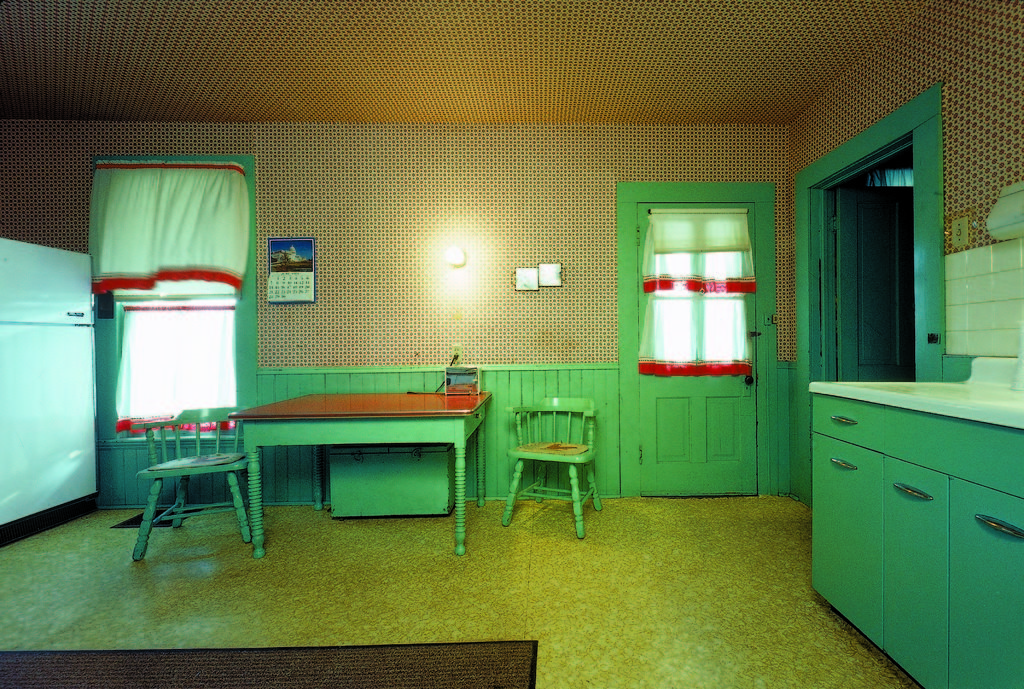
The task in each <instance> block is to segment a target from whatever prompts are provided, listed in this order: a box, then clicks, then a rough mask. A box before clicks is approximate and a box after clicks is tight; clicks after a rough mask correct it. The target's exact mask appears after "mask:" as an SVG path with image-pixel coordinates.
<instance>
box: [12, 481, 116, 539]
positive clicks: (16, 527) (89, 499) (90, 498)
mask: <svg viewBox="0 0 1024 689" xmlns="http://www.w3.org/2000/svg"><path fill="white" fill-rule="evenodd" d="M96 509H97V508H96V494H93V495H87V496H86V497H84V498H79V499H77V500H72V501H71V502H66V503H64V504H63V505H57V506H56V507H51V508H50V509H48V510H43V511H42V512H36V513H35V514H30V515H29V516H27V517H22V518H21V519H15V520H14V521H13V522H8V523H6V524H2V525H0V547H2V546H5V545H7V544H9V543H14V542H15V541H20V540H21V539H23V538H28V537H29V536H33V535H35V534H37V533H41V532H43V531H46V530H47V529H52V528H53V527H55V526H60V525H61V524H66V523H67V522H69V521H71V520H73V519H78V518H79V517H81V516H83V515H86V514H89V513H90V512H95V511H96Z"/></svg>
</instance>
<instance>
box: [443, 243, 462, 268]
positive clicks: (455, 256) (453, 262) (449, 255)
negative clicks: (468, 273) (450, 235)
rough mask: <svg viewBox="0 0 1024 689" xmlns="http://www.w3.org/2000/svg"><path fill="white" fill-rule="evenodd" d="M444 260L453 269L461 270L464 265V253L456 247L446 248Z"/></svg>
mask: <svg viewBox="0 0 1024 689" xmlns="http://www.w3.org/2000/svg"><path fill="white" fill-rule="evenodd" d="M444 260H445V261H447V262H448V264H449V265H450V266H452V267H453V268H461V267H462V266H464V265H466V252H465V251H463V250H462V249H460V248H459V247H457V246H451V247H448V250H447V251H445V252H444Z"/></svg>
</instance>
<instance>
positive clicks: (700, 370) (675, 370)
mask: <svg viewBox="0 0 1024 689" xmlns="http://www.w3.org/2000/svg"><path fill="white" fill-rule="evenodd" d="M640 373H641V374H643V375H648V376H749V375H751V374H752V373H753V367H752V366H751V365H750V362H749V361H719V362H713V361H694V362H689V363H685V364H683V363H668V362H664V361H641V362H640Z"/></svg>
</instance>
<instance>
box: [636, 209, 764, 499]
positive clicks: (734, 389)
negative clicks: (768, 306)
mask: <svg viewBox="0 0 1024 689" xmlns="http://www.w3.org/2000/svg"><path fill="white" fill-rule="evenodd" d="M729 205H731V206H736V207H743V204H713V203H706V204H636V213H637V217H636V220H637V228H638V235H639V236H638V241H637V252H638V257H637V265H638V266H642V263H643V262H642V256H640V255H639V254H641V253H642V252H643V250H644V246H645V242H646V239H647V232H648V230H649V226H650V223H649V220H648V218H649V213H648V211H649V210H650V209H652V208H657V209H669V208H672V209H679V210H696V209H699V208H702V207H703V208H721V207H723V206H729ZM750 212H752V209H751V210H750ZM753 226H754V225H753V222H750V221H748V227H749V228H750V230H751V232H752V231H753ZM754 260H755V267H756V255H755V257H754ZM755 273H756V270H755ZM636 280H637V281H638V289H637V295H638V302H639V303H638V308H637V313H638V315H639V322H638V323H636V327H637V329H638V333H639V334H640V336H642V333H643V330H644V321H645V318H647V306H648V302H649V300H650V299H652V298H653V297H651V296H650V295H648V294H646V293H645V292H644V290H643V285H642V281H643V280H642V276H641V275H640V271H638V272H637V275H636ZM743 299H744V301H745V303H746V321H747V322H746V324H745V326H744V330H745V331H746V332H748V333H749V332H752V331H755V330H756V328H755V327H754V324H755V323H757V319H756V314H755V300H754V295H753V294H747V295H745V296H744V297H743ZM702 327H706V328H714V327H716V323H714V322H705V323H702ZM755 350H756V348H755V347H753V346H751V347H750V352H751V356H752V357H754V371H753V375H752V376H750V377H748V376H746V375H707V376H691V375H685V376H661V375H640V382H639V400H638V403H639V419H640V426H639V429H638V431H639V436H640V438H639V439H640V451H641V456H640V462H641V465H640V472H641V475H640V492H641V495H650V496H655V495H662V496H682V495H726V494H748V495H749V494H755V493H756V492H757V437H756V431H757V422H756V419H757V414H756V399H757V395H756V394H755V386H756V381H757V362H756V356H755V355H754V352H755Z"/></svg>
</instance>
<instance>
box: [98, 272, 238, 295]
mask: <svg viewBox="0 0 1024 689" xmlns="http://www.w3.org/2000/svg"><path fill="white" fill-rule="evenodd" d="M162 280H205V281H206V282H223V283H225V284H227V285H231V286H232V287H234V288H235V289H237V290H240V289H242V278H241V276H239V275H235V274H234V273H226V272H224V271H220V270H211V269H203V268H188V269H184V270H161V271H160V272H158V273H156V274H155V275H150V276H146V277H108V278H93V283H92V292H93V294H102V293H103V292H109V291H111V290H115V289H147V290H148V289H153V288H154V287H156V283H157V282H160V281H162Z"/></svg>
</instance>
